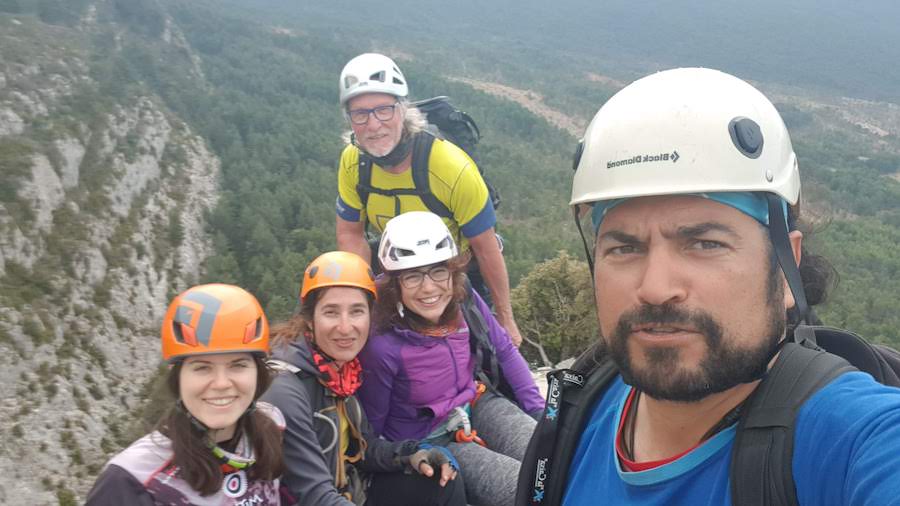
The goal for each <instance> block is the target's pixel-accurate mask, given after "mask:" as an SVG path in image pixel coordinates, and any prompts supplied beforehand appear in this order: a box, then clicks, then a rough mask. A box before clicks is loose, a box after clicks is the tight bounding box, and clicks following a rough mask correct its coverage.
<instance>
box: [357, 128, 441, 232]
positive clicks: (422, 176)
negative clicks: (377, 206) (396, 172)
mask: <svg viewBox="0 0 900 506" xmlns="http://www.w3.org/2000/svg"><path fill="white" fill-rule="evenodd" d="M433 144H434V135H431V134H429V133H427V132H422V133H420V134H418V135H416V137H415V139H413V150H412V169H411V170H412V177H413V188H393V189H384V188H378V187H375V186H372V163H373V162H372V158H371V157H370V156H369V155H367V154H365V153H363V152H362V151H360V152H359V180H358V181H357V183H356V193H357V194H358V195H359V199H360V201H361V202H362V209H363V210H365V208H366V205H367V204H368V202H369V195H370V194H372V193H377V194H379V195H385V196H387V197H394V216H397V215H399V214H400V211H401V209H400V199H399V198H398V197H399V196H401V195H413V196H416V197H419V199H421V200H422V203H423V204H425V207H427V208H428V210H429V211H431V212H432V213H434V214H436V215H438V216H440V217H442V218H452V217H453V213H451V212H450V209H449V208H448V207H447V206H446V205H445V204H444V203H443V202H441V201H440V200H439V199H438V198H437V197H435V196H434V194H433V193H431V181H430V180H429V174H428V157H429V156H430V155H431V146H432V145H433Z"/></svg>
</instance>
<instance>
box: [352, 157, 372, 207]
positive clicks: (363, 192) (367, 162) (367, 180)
mask: <svg viewBox="0 0 900 506" xmlns="http://www.w3.org/2000/svg"><path fill="white" fill-rule="evenodd" d="M371 191H372V158H371V157H370V156H369V155H367V154H365V153H363V152H362V150H360V151H359V178H358V180H357V182H356V194H357V195H359V200H360V202H362V208H361V209H363V210H365V208H366V205H367V204H368V203H369V193H371Z"/></svg>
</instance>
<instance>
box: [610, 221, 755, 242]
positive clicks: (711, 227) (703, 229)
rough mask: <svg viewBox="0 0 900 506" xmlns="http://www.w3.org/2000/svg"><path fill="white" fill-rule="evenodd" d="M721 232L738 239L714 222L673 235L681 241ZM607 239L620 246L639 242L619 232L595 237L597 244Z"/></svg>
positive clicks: (733, 231)
mask: <svg viewBox="0 0 900 506" xmlns="http://www.w3.org/2000/svg"><path fill="white" fill-rule="evenodd" d="M713 231H717V232H722V233H725V234H728V235H730V236H732V237H738V233H737V232H736V231H735V230H734V229H733V228H731V227H729V226H728V225H725V224H723V223H719V222H715V221H707V222H703V223H698V224H696V225H687V226H684V227H679V228H678V229H676V231H675V234H674V235H676V236H678V237H679V238H681V239H687V238H691V237H697V236H698V235H703V234H705V233H708V232H713ZM663 235H664V236H670V235H672V234H663ZM607 239H611V240H614V241H617V242H620V243H622V244H640V243H641V240H640V239H638V237H637V236H635V235H632V234H626V233H625V232H622V231H621V230H610V231H608V232H604V233H602V234H600V236H599V237H597V242H600V241H604V240H607Z"/></svg>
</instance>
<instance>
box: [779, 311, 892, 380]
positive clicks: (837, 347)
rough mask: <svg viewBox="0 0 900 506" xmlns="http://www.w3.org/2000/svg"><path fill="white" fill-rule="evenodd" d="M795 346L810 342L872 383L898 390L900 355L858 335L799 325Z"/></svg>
mask: <svg viewBox="0 0 900 506" xmlns="http://www.w3.org/2000/svg"><path fill="white" fill-rule="evenodd" d="M794 339H795V340H796V341H797V342H798V343H801V344H802V343H803V342H804V341H806V342H813V343H816V344H817V345H818V346H819V347H820V348H822V349H824V350H825V351H827V352H828V353H832V354H834V355H837V356H839V357H841V358H843V359H844V360H846V361H847V362H850V365H852V366H853V367H856V368H857V369H859V370H860V371H863V372H867V373H869V374H871V375H872V377H873V378H875V381H877V382H879V383H881V384H884V385H889V386H895V387H896V386H900V353H898V352H897V350H895V349H893V348H889V347H887V346H884V345H881V344H872V343H870V342H868V341H866V340H865V339H863V338H862V337H860V336H859V335H857V334H854V333H853V332H849V331H846V330H842V329H836V328H832V327H824V326H815V327H814V326H807V325H799V326H797V328H796V329H795V330H794Z"/></svg>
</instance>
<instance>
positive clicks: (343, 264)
mask: <svg viewBox="0 0 900 506" xmlns="http://www.w3.org/2000/svg"><path fill="white" fill-rule="evenodd" d="M326 286H352V287H356V288H361V289H363V290H365V291H367V292H369V293H371V294H372V296H373V297H377V294H376V293H375V274H373V273H372V268H371V267H369V264H367V263H366V261H365V260H363V259H362V258H361V257H360V256H359V255H357V254H355V253H348V252H346V251H329V252H328V253H323V254H322V255H319V257H318V258H316V259H315V260H313V261H312V262H310V264H309V266H308V267H307V268H306V272H304V273H303V288H301V289H300V300H301V302H302V301H304V300H305V299H306V296H307V294H309V292H311V291H313V290H315V289H317V288H324V287H326Z"/></svg>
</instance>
